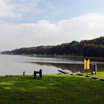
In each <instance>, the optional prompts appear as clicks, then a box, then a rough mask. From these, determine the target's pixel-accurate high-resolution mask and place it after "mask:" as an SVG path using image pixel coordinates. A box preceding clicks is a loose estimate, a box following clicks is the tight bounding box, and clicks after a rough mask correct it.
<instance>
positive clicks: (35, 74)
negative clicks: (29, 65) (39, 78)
mask: <svg viewBox="0 0 104 104" xmlns="http://www.w3.org/2000/svg"><path fill="white" fill-rule="evenodd" d="M34 79H36V71H34Z"/></svg>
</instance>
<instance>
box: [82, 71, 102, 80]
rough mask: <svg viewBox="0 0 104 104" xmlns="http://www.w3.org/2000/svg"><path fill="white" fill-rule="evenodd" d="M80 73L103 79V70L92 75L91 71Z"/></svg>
mask: <svg viewBox="0 0 104 104" xmlns="http://www.w3.org/2000/svg"><path fill="white" fill-rule="evenodd" d="M82 74H84V75H88V76H92V77H97V78H102V79H104V72H97V73H96V74H93V75H92V74H91V73H88V74H87V73H82Z"/></svg>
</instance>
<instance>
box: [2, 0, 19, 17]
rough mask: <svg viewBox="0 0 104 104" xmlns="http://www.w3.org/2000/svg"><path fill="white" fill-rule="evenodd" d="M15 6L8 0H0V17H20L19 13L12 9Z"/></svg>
mask: <svg viewBox="0 0 104 104" xmlns="http://www.w3.org/2000/svg"><path fill="white" fill-rule="evenodd" d="M14 9H15V7H14V6H13V5H12V3H11V1H10V0H0V17H9V18H16V17H20V16H21V15H20V14H19V13H16V12H15V11H14Z"/></svg>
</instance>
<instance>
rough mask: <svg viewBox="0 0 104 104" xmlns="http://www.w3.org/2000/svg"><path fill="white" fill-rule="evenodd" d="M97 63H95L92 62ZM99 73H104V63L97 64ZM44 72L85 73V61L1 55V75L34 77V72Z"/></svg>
mask: <svg viewBox="0 0 104 104" xmlns="http://www.w3.org/2000/svg"><path fill="white" fill-rule="evenodd" d="M92 63H95V62H92ZM96 63H97V65H98V71H104V63H100V62H96ZM39 69H42V70H43V74H57V73H59V72H58V70H67V71H69V72H70V73H76V72H77V73H79V72H83V61H74V60H68V59H60V58H42V57H28V56H19V55H0V75H1V76H2V75H22V74H23V71H25V73H26V74H27V75H32V74H33V72H34V71H38V70H39Z"/></svg>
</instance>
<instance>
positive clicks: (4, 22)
mask: <svg viewBox="0 0 104 104" xmlns="http://www.w3.org/2000/svg"><path fill="white" fill-rule="evenodd" d="M103 5H104V0H0V51H7V50H13V49H17V48H22V47H36V46H40V45H58V44H62V43H69V42H71V41H73V40H76V41H81V40H88V39H93V38H97V37H100V36H104V6H103Z"/></svg>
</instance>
